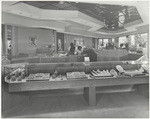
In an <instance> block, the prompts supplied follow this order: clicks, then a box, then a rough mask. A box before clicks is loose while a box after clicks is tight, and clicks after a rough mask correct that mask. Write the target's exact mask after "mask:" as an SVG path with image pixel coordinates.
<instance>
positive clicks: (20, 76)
mask: <svg viewBox="0 0 150 119" xmlns="http://www.w3.org/2000/svg"><path fill="white" fill-rule="evenodd" d="M8 72H9V73H8ZM25 81H26V80H25V69H21V68H17V69H11V70H10V71H7V75H6V76H5V82H7V83H21V82H25Z"/></svg>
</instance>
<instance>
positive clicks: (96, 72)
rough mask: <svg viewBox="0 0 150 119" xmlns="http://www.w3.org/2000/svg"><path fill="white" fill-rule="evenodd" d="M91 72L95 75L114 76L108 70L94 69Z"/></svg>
mask: <svg viewBox="0 0 150 119" xmlns="http://www.w3.org/2000/svg"><path fill="white" fill-rule="evenodd" d="M91 74H92V75H93V76H94V77H111V76H112V75H111V73H110V72H109V71H108V70H103V71H100V70H99V69H98V70H97V71H95V70H92V71H91Z"/></svg>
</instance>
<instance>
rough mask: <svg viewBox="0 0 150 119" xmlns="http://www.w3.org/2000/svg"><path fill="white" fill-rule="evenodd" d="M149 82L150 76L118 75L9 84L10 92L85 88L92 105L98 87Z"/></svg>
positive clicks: (86, 96) (94, 102) (94, 101)
mask: <svg viewBox="0 0 150 119" xmlns="http://www.w3.org/2000/svg"><path fill="white" fill-rule="evenodd" d="M147 83H149V76H137V77H117V78H102V79H81V80H80V79H79V80H65V81H40V82H38V81H33V82H25V83H16V84H7V85H8V91H9V92H20V91H39V90H51V89H68V88H84V96H85V99H86V100H87V102H88V104H89V105H90V106H94V105H96V87H100V86H115V85H130V84H131V85H134V84H147Z"/></svg>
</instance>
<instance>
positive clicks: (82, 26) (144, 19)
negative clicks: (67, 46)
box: [2, 1, 149, 37]
mask: <svg viewBox="0 0 150 119" xmlns="http://www.w3.org/2000/svg"><path fill="white" fill-rule="evenodd" d="M115 3H116V4H115ZM115 3H114V2H108V1H107V2H103V1H99V2H93V3H91V2H84V1H81V2H73V1H68V2H67V1H65V2H64V1H21V2H20V1H13V2H6V1H3V2H2V11H3V12H2V13H3V14H2V15H3V16H2V22H3V23H5V24H7V23H9V24H14V23H13V21H12V20H11V19H14V20H17V19H18V20H19V19H20V20H21V21H22V23H21V22H20V24H19V23H18V25H23V26H28V27H29V25H25V24H31V25H30V26H31V27H42V28H49V29H55V30H57V31H58V32H66V33H70V34H71V33H73V34H81V35H90V36H91V37H93V36H95V37H98V36H106V35H107V36H113V35H114V36H115V35H116V36H117V35H124V34H129V33H131V32H132V33H136V32H138V30H139V27H142V26H144V28H143V27H142V28H143V30H144V31H143V32H145V30H148V29H149V20H148V11H149V8H148V2H135V1H133V2H115ZM8 19H9V20H8ZM25 22H26V23H25ZM30 22H31V23H30ZM15 24H16V25H17V23H15ZM140 32H141V30H140Z"/></svg>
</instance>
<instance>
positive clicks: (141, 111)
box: [7, 92, 149, 118]
mask: <svg viewBox="0 0 150 119" xmlns="http://www.w3.org/2000/svg"><path fill="white" fill-rule="evenodd" d="M148 116H149V100H148V99H147V98H145V97H143V96H140V95H138V94H136V93H135V92H132V93H110V94H103V95H100V94H98V95H97V105H96V106H93V107H89V106H88V104H87V102H86V101H85V99H84V97H83V95H73V96H72V95H68V96H50V97H33V98H31V99H30V102H29V103H28V104H25V105H18V106H17V107H16V108H15V109H14V110H13V111H10V112H8V113H7V117H30V118H32V117H34V118H35V117H39V118H42V117H59V118H60V117H64V118H65V117H70V118H71V117H86V118H88V117H101V118H138V117H139V118H144V117H145V118H147V117H148Z"/></svg>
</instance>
